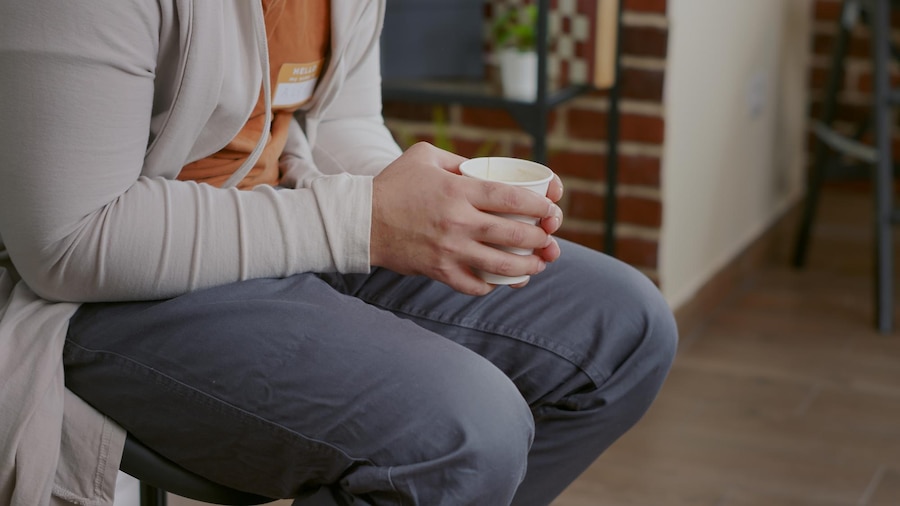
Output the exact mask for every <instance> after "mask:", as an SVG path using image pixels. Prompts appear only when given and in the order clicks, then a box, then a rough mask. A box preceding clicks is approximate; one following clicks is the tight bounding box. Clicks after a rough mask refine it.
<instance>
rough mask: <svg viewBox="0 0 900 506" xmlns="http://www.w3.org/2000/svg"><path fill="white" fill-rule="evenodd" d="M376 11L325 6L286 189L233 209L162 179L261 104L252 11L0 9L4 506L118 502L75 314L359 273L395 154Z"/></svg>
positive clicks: (119, 440) (0, 458) (229, 195)
mask: <svg viewBox="0 0 900 506" xmlns="http://www.w3.org/2000/svg"><path fill="white" fill-rule="evenodd" d="M383 11H384V0H332V16H333V22H332V24H333V26H332V34H333V35H332V39H333V40H332V56H331V59H330V63H329V67H328V68H327V69H326V71H325V73H324V75H323V77H322V81H321V83H320V85H319V87H318V88H317V90H316V94H315V96H314V99H313V102H312V104H311V105H310V108H309V110H308V111H306V113H305V115H303V116H302V117H300V118H299V122H297V123H295V124H294V125H292V130H291V135H290V139H289V142H288V145H287V148H286V154H285V156H284V157H283V159H282V167H283V169H284V170H285V171H286V174H287V176H286V178H285V182H286V183H287V184H289V185H292V186H295V187H296V189H294V190H288V191H274V190H272V189H271V188H267V187H261V188H257V189H255V190H254V191H246V192H239V191H237V190H233V189H230V190H225V189H217V188H212V187H208V186H205V185H197V184H195V183H191V182H182V181H177V180H176V179H175V176H176V175H177V173H178V171H179V170H180V168H181V167H182V166H183V165H184V164H186V163H188V162H190V161H193V160H196V159H198V158H201V157H203V156H206V155H208V154H210V153H212V152H214V151H216V150H218V149H220V148H221V147H222V146H224V145H225V144H226V143H227V142H228V141H230V140H231V138H232V137H233V136H234V134H235V133H236V132H237V131H238V130H239V129H240V127H241V125H242V124H243V123H244V121H245V120H246V118H247V116H248V115H249V113H250V110H251V108H252V107H253V105H254V103H255V101H256V99H257V97H258V93H259V89H260V83H261V75H262V70H261V65H260V57H259V56H258V55H259V54H260V52H259V49H260V48H259V45H258V44H257V42H256V38H255V36H254V32H253V20H254V17H255V16H260V15H261V10H260V8H259V2H253V1H250V0H214V1H212V0H158V2H119V1H106V2H59V1H50V0H28V1H14V2H2V3H0V142H2V145H0V147H2V149H0V504H12V505H16V506H34V505H42V504H50V503H59V502H66V503H75V504H83V505H108V504H111V503H112V495H113V490H114V486H115V477H116V471H117V469H118V464H119V460H120V456H121V448H122V445H123V442H124V437H125V434H124V432H123V431H122V429H121V428H119V427H118V426H117V425H116V424H115V423H113V422H112V421H110V420H108V419H107V418H106V417H104V416H103V415H101V414H100V413H98V412H96V411H95V410H93V409H92V408H91V407H90V406H88V405H87V404H86V403H84V402H83V401H81V400H80V399H78V398H77V397H76V396H74V395H73V394H71V393H70V392H69V391H68V390H66V389H65V387H64V385H63V372H62V362H61V349H62V345H63V342H64V338H65V334H66V329H67V322H68V319H69V317H70V316H71V315H72V314H73V312H74V311H75V310H76V309H77V308H78V304H79V303H82V302H88V301H114V300H141V299H158V298H164V297H172V296H175V295H178V294H182V293H185V292H188V291H190V290H195V289H198V288H202V287H208V286H214V285H220V284H223V283H229V282H233V281H237V280H241V279H248V278H254V277H272V276H286V275H290V274H294V273H299V272H310V271H315V272H323V271H340V272H365V271H367V270H368V269H369V226H370V219H371V181H372V175H374V174H376V173H377V172H378V171H380V170H381V169H382V168H384V166H385V165H387V164H388V163H389V162H391V161H392V160H393V159H395V158H396V157H397V156H398V155H399V154H400V151H399V148H398V147H397V145H396V144H395V143H394V142H393V140H392V138H391V136H390V133H389V132H388V131H387V129H386V128H385V127H384V124H383V120H382V118H381V99H380V84H381V83H380V75H379V63H378V34H379V31H380V28H381V20H382V17H383ZM301 123H302V130H301ZM174 217H177V219H176V218H174ZM251 223H252V224H254V226H253V227H248V226H246V224H251ZM4 243H5V247H4ZM10 259H11V260H12V262H13V263H15V267H16V269H17V272H16V271H15V270H14V269H13V268H12V264H11V262H10ZM19 277H21V280H19Z"/></svg>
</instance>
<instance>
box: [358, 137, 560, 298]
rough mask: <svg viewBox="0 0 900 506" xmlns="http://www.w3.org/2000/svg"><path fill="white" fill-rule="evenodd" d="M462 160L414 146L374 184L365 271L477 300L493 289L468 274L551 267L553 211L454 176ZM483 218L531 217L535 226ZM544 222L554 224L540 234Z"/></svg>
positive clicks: (544, 202) (501, 187) (543, 201)
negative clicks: (424, 281)
mask: <svg viewBox="0 0 900 506" xmlns="http://www.w3.org/2000/svg"><path fill="white" fill-rule="evenodd" d="M463 161H465V158H463V157H461V156H458V155H455V154H452V153H449V152H447V151H444V150H441V149H438V148H436V147H434V146H432V145H430V144H427V143H418V144H416V145H414V146H412V147H411V148H409V149H408V150H407V151H406V152H405V153H404V154H403V155H401V156H400V157H399V158H397V160H395V161H394V162H393V163H391V164H390V165H388V166H387V167H386V168H385V169H384V171H382V172H381V173H380V174H379V175H378V176H376V177H375V180H374V183H373V196H372V229H371V243H370V263H371V264H372V265H374V266H380V267H385V268H388V269H391V270H393V271H395V272H399V273H401V274H410V275H414V274H415V275H425V276H428V277H430V278H432V279H435V280H438V281H441V282H443V283H445V284H447V285H449V286H451V287H452V288H454V289H456V290H458V291H460V292H463V293H467V294H470V295H484V294H487V293H488V292H490V291H491V290H492V289H493V285H490V284H488V283H486V282H484V281H482V280H481V279H480V278H479V277H477V276H476V275H475V274H474V273H473V272H472V268H476V269H480V270H483V271H486V272H492V273H496V274H501V275H504V276H519V275H524V274H529V275H530V274H537V273H539V272H541V271H543V270H544V268H545V266H546V263H545V262H547V261H553V260H555V258H556V256H558V254H559V249H558V248H556V247H554V246H555V243H554V240H553V238H552V237H551V236H550V234H551V233H553V232H555V229H556V228H557V227H558V226H559V225H558V223H559V222H560V221H561V218H562V213H561V212H560V210H559V208H558V207H557V206H556V205H555V204H554V203H553V202H551V201H550V199H548V198H546V197H543V196H540V195H537V194H535V193H533V192H531V191H528V190H525V189H522V188H515V187H512V186H509V185H505V184H502V183H496V182H490V181H479V180H476V179H471V178H467V177H464V176H460V175H459V164H460V163H462V162H463ZM491 213H508V214H519V215H527V216H533V217H535V218H538V219H540V220H541V224H542V225H537V226H535V225H529V224H526V223H521V222H518V221H515V220H510V219H507V218H502V217H499V216H495V215H494V214H491ZM545 218H556V219H545ZM545 223H554V224H555V225H554V228H553V229H552V230H545V228H542V227H543V226H544V225H543V224H545ZM487 244H497V245H502V246H511V247H516V248H524V249H534V250H536V254H533V255H516V254H513V253H507V252H504V251H501V250H498V249H496V248H493V247H491V246H488V245H487ZM547 252H551V253H550V254H548V253H547ZM552 252H555V253H552Z"/></svg>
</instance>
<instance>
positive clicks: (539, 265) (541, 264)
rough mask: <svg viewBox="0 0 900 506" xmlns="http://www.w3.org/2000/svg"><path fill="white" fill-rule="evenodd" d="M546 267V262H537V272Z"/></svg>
mask: <svg viewBox="0 0 900 506" xmlns="http://www.w3.org/2000/svg"><path fill="white" fill-rule="evenodd" d="M546 268H547V263H546V262H541V263H540V264H538V272H544V269H546Z"/></svg>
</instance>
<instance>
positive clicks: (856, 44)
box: [812, 32, 871, 63]
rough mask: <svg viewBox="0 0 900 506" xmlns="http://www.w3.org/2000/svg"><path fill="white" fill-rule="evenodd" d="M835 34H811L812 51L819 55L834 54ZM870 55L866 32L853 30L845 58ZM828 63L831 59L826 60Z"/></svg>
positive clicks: (867, 56) (865, 57) (866, 57)
mask: <svg viewBox="0 0 900 506" xmlns="http://www.w3.org/2000/svg"><path fill="white" fill-rule="evenodd" d="M835 44H837V36H836V35H832V34H825V33H817V34H815V35H814V36H813V43H812V51H813V53H814V54H817V55H819V56H831V55H832V54H834V50H835ZM870 55H871V48H870V47H869V36H868V34H866V33H857V32H854V33H853V36H851V37H850V43H849V45H848V46H847V53H846V56H845V57H846V58H864V59H868V58H869V57H870ZM828 61H829V63H830V62H831V60H828Z"/></svg>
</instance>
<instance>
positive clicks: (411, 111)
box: [383, 100, 447, 123]
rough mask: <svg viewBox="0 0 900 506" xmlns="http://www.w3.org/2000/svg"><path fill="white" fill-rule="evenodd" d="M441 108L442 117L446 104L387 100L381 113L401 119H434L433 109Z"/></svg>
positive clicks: (445, 114) (429, 120) (445, 110)
mask: <svg viewBox="0 0 900 506" xmlns="http://www.w3.org/2000/svg"><path fill="white" fill-rule="evenodd" d="M437 108H441V109H443V112H444V117H445V118H446V117H447V106H445V105H435V104H421V103H414V102H400V101H397V100H388V101H385V102H384V110H383V115H384V117H385V118H394V119H402V120H408V121H427V122H429V123H430V122H432V121H434V117H435V110H436V109H437Z"/></svg>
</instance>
